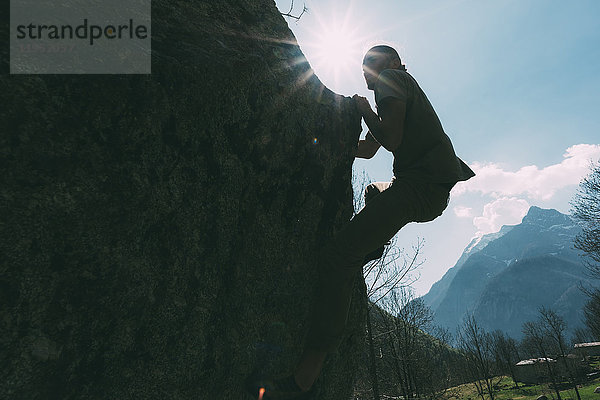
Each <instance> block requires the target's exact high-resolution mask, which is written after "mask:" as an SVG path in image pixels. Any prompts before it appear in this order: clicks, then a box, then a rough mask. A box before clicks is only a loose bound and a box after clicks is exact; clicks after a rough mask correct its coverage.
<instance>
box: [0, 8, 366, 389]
mask: <svg viewBox="0 0 600 400" xmlns="http://www.w3.org/2000/svg"><path fill="white" fill-rule="evenodd" d="M152 6H153V9H152V36H153V42H152V74H151V75H63V76H60V75H37V76H36V75H29V76H25V75H12V76H11V75H3V76H1V77H0V101H1V104H2V105H3V107H2V110H1V111H0V126H1V129H2V132H3V133H2V135H0V151H1V156H0V160H1V161H0V163H1V164H0V165H2V169H1V172H2V174H1V176H2V178H1V179H2V181H1V185H0V188H1V196H0V199H1V200H0V207H1V214H2V216H3V217H2V223H1V224H0V239H1V240H0V257H1V259H2V263H1V264H0V265H1V268H2V270H1V274H0V311H1V315H2V318H1V319H0V324H1V326H2V335H0V347H1V348H2V351H1V352H0V360H1V365H2V366H3V368H2V369H3V374H2V376H3V377H2V382H1V383H0V398H3V399H34V398H40V399H41V398H43V399H54V398H56V399H59V398H60V399H66V398H77V399H125V398H131V399H236V400H238V399H241V398H245V397H244V395H243V394H242V393H243V391H242V382H243V378H244V377H245V376H246V374H247V373H249V372H250V371H251V370H253V369H254V368H257V367H258V368H262V369H264V370H265V371H282V370H284V369H286V368H290V367H292V366H293V364H294V363H295V362H296V361H297V360H298V357H299V355H300V353H301V351H302V340H303V338H304V334H305V333H306V329H307V328H308V326H307V313H308V310H309V306H310V302H311V299H312V294H313V289H314V287H315V277H316V276H317V269H316V265H315V254H316V252H317V250H318V249H319V248H320V247H321V246H322V245H323V243H324V242H325V241H326V240H327V239H328V238H330V237H331V236H332V235H333V233H334V232H335V231H336V230H337V229H339V228H340V227H341V226H342V225H343V224H344V223H345V222H347V221H348V220H349V219H350V217H351V215H352V211H353V210H352V186H351V174H352V172H351V169H352V162H353V152H354V149H355V145H356V142H357V140H358V136H359V134H360V130H361V126H360V117H359V115H358V114H357V112H356V109H355V106H354V103H353V102H352V100H351V99H349V98H345V97H342V96H338V95H336V94H334V93H332V92H331V91H329V90H328V89H326V88H325V87H323V85H322V84H321V83H320V82H319V80H318V79H317V77H316V76H314V74H312V71H311V69H310V66H309V65H308V63H307V62H306V60H305V59H304V58H303V55H302V53H301V51H300V49H299V47H298V45H297V44H296V42H295V39H294V37H293V36H292V34H291V32H290V30H289V29H288V27H287V24H286V22H285V21H284V19H283V17H282V16H281V15H280V13H279V12H278V10H277V9H276V7H275V5H274V3H273V2H272V1H269V0H258V1H249V0H248V1H242V0H237V1H236V0H225V1H208V0H203V1H195V2H175V1H171V0H165V1H161V2H158V1H156V2H153V5H152ZM4 22H6V20H5V19H4ZM0 29H1V33H2V34H7V29H8V27H7V25H6V24H3V25H2V27H1V28H0ZM4 37H7V35H5V36H4ZM0 56H2V58H3V59H2V62H3V66H4V67H6V65H7V56H8V55H7V52H6V51H4V52H2V53H0ZM357 283H358V284H357V285H356V294H355V296H354V300H353V305H352V312H351V314H350V316H349V326H348V330H347V332H348V335H347V337H346V339H345V340H344V342H343V343H342V345H341V347H340V349H339V351H338V352H337V353H334V354H332V355H331V356H330V357H329V358H328V360H327V363H326V366H325V369H324V371H323V374H322V379H321V391H320V395H319V398H321V399H347V398H348V397H349V395H350V394H351V392H352V382H353V377H354V370H355V366H356V363H357V362H358V355H359V354H360V351H359V350H360V349H361V346H362V343H363V321H364V316H365V310H366V299H365V297H364V287H363V285H362V283H363V281H362V280H361V279H357Z"/></svg>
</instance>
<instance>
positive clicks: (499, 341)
mask: <svg viewBox="0 0 600 400" xmlns="http://www.w3.org/2000/svg"><path fill="white" fill-rule="evenodd" d="M492 338H493V341H494V353H495V355H496V360H497V361H496V362H497V363H498V364H499V365H501V366H502V367H503V369H504V371H506V372H508V374H510V376H511V378H512V380H513V382H514V384H515V387H516V388H517V389H518V388H519V384H518V383H517V379H516V378H515V367H514V366H515V365H516V363H517V362H518V361H519V360H518V351H517V345H516V342H515V340H514V339H513V338H511V337H508V336H506V335H505V334H504V332H502V331H500V330H496V331H494V332H492Z"/></svg>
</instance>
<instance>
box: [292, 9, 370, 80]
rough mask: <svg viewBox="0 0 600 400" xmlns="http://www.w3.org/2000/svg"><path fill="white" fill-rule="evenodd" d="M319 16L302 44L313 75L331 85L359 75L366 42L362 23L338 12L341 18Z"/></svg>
mask: <svg viewBox="0 0 600 400" xmlns="http://www.w3.org/2000/svg"><path fill="white" fill-rule="evenodd" d="M330 15H331V14H330ZM320 17H321V18H319V20H318V23H316V24H314V25H313V26H312V27H311V29H310V32H309V40H307V41H305V42H304V43H303V44H304V45H303V46H302V47H303V49H304V51H305V55H306V57H307V59H308V60H309V62H310V64H311V66H312V68H313V69H314V72H315V74H316V75H317V76H318V77H319V79H320V80H321V81H322V82H323V83H325V85H326V86H334V87H335V86H337V84H338V83H339V81H340V80H342V79H345V78H346V77H348V76H351V75H358V76H361V75H362V71H361V64H362V56H363V54H362V53H363V51H364V47H365V41H366V37H365V32H366V31H365V30H364V29H361V28H362V24H359V23H358V22H357V20H356V19H354V18H352V17H351V15H350V14H349V13H347V14H346V15H337V17H338V18H340V17H341V20H338V19H336V18H335V16H334V17H332V18H328V19H323V14H321V15H320ZM330 88H332V87H330Z"/></svg>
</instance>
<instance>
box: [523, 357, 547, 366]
mask: <svg viewBox="0 0 600 400" xmlns="http://www.w3.org/2000/svg"><path fill="white" fill-rule="evenodd" d="M543 362H556V360H553V359H551V358H542V357H540V358H530V359H529V360H523V361H519V362H518V363H517V365H533V364H537V363H543Z"/></svg>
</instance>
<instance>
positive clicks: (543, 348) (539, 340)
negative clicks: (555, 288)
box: [522, 321, 561, 400]
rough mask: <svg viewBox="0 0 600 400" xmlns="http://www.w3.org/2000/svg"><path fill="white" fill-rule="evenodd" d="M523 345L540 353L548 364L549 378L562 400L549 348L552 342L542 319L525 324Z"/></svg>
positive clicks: (531, 350) (544, 362)
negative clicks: (546, 333) (545, 330)
mask: <svg viewBox="0 0 600 400" xmlns="http://www.w3.org/2000/svg"><path fill="white" fill-rule="evenodd" d="M522 331H523V335H524V338H523V346H524V347H526V348H528V350H529V351H530V354H538V355H539V356H541V358H542V360H543V364H545V365H546V369H547V372H548V378H549V379H550V382H551V384H552V388H553V389H554V392H555V393H556V397H557V399H558V400H561V397H560V391H559V389H558V378H557V374H556V369H555V368H554V364H553V363H552V362H551V361H550V357H549V349H550V348H551V343H549V341H548V338H547V336H546V335H545V333H544V327H543V324H542V323H541V322H540V321H529V322H525V323H524V324H523V328H522Z"/></svg>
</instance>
